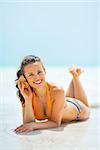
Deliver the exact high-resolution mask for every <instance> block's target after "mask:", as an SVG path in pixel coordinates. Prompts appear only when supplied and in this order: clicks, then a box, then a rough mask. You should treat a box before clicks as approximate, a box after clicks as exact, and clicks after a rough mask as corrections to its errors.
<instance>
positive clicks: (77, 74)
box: [69, 66, 83, 78]
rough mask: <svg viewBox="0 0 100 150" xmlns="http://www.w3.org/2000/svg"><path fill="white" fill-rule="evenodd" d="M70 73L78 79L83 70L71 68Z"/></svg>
mask: <svg viewBox="0 0 100 150" xmlns="http://www.w3.org/2000/svg"><path fill="white" fill-rule="evenodd" d="M69 72H70V73H71V74H72V76H73V78H78V77H79V76H80V74H81V73H82V72H83V70H81V68H75V67H74V66H71V67H70V69H69Z"/></svg>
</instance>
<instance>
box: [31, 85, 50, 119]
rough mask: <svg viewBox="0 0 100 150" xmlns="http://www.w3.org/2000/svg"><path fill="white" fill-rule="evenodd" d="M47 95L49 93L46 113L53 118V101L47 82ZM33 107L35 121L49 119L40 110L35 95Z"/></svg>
mask: <svg viewBox="0 0 100 150" xmlns="http://www.w3.org/2000/svg"><path fill="white" fill-rule="evenodd" d="M46 93H47V106H46V113H47V115H48V116H51V109H52V99H51V97H50V87H49V84H48V83H47V82H46ZM32 106H33V110H34V115H35V119H37V120H44V119H48V117H47V116H46V115H44V114H43V112H41V109H40V108H39V106H38V104H37V101H36V95H35V93H33V99H32Z"/></svg>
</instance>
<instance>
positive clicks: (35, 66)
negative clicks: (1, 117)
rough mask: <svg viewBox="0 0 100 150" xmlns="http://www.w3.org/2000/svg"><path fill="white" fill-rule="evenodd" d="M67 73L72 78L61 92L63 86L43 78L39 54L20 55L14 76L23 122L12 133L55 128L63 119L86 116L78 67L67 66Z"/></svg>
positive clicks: (84, 99)
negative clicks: (65, 91) (18, 65)
mask: <svg viewBox="0 0 100 150" xmlns="http://www.w3.org/2000/svg"><path fill="white" fill-rule="evenodd" d="M70 73H71V74H72V76H73V80H72V81H71V83H70V86H69V88H68V91H67V93H66V95H65V93H64V89H63V88H61V87H58V86H57V85H55V84H51V83H48V82H47V81H46V80H45V75H46V70H45V68H44V66H43V64H42V62H41V60H40V58H39V57H37V56H33V55H28V56H26V57H25V58H24V59H23V61H22V63H21V67H20V69H19V70H18V72H17V77H18V78H17V80H16V87H17V88H18V95H19V98H20V101H21V103H22V110H23V124H22V125H21V126H19V127H17V128H16V129H15V130H14V131H15V132H16V133H21V132H29V131H33V130H36V129H45V128H56V127H59V126H60V125H61V123H63V122H69V121H74V120H85V119H87V118H88V117H89V104H88V100H87V97H86V94H85V92H84V90H83V87H82V85H81V83H80V81H79V79H78V77H79V75H80V74H81V69H80V68H77V69H75V68H74V67H71V68H70ZM38 120H39V121H38ZM43 120H44V121H43Z"/></svg>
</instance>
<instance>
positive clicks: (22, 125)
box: [15, 125, 23, 131]
mask: <svg viewBox="0 0 100 150" xmlns="http://www.w3.org/2000/svg"><path fill="white" fill-rule="evenodd" d="M21 127H23V125H20V126H19V127H17V128H16V129H15V131H16V130H17V129H19V128H21Z"/></svg>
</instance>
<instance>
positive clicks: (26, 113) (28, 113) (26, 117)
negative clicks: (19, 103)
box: [23, 101, 35, 123]
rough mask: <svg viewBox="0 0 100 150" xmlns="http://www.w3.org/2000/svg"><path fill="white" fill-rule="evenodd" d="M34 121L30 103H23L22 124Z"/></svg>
mask: <svg viewBox="0 0 100 150" xmlns="http://www.w3.org/2000/svg"><path fill="white" fill-rule="evenodd" d="M34 120H35V117H34V111H33V108H32V102H31V101H29V102H25V106H24V110H23V123H29V122H32V121H34Z"/></svg>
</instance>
